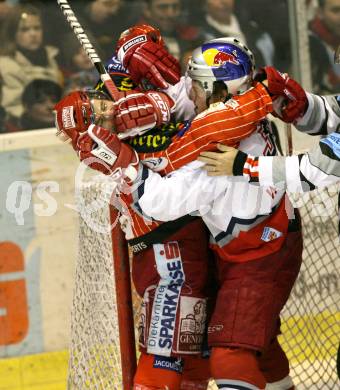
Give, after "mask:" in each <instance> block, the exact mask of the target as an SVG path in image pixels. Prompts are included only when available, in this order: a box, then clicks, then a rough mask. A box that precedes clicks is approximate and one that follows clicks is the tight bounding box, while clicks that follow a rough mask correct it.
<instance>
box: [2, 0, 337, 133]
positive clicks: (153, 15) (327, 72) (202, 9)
mask: <svg viewBox="0 0 340 390" xmlns="http://www.w3.org/2000/svg"><path fill="white" fill-rule="evenodd" d="M306 3H307V4H308V7H309V8H308V10H309V20H310V22H309V32H310V34H309V37H310V39H309V44H310V45H309V46H310V55H311V64H312V66H311V71H312V79H313V80H312V81H313V91H314V92H316V93H337V92H340V66H339V65H334V63H333V56H334V50H335V48H336V47H337V46H338V45H339V44H340V0H306ZM70 4H71V5H72V8H73V9H74V11H75V13H76V15H77V17H78V19H79V21H80V23H81V24H82V25H83V27H84V29H85V30H86V32H87V34H88V35H89V38H90V40H91V42H93V44H94V46H95V47H96V49H97V51H98V54H99V56H100V57H101V58H102V59H103V60H104V61H106V60H108V59H109V58H110V57H111V56H112V54H113V52H114V48H115V43H116V42H117V39H118V37H119V35H120V33H121V32H122V31H124V30H125V29H126V28H128V27H130V26H131V25H133V24H136V23H142V22H144V23H149V24H151V25H153V26H155V27H158V28H159V29H160V31H161V33H162V36H163V38H164V41H165V44H166V45H167V48H168V50H169V51H170V52H171V53H172V54H173V55H174V56H175V57H177V58H178V59H179V60H180V62H181V64H182V69H183V72H184V71H185V66H186V62H187V60H188V57H189V55H190V53H191V51H192V49H194V48H195V47H197V46H199V45H200V44H201V43H202V42H204V41H205V40H208V39H213V38H218V37H221V36H236V37H239V38H240V39H241V40H242V41H244V42H246V44H247V45H248V46H249V47H250V49H251V50H252V51H253V52H254V54H255V58H256V63H257V67H261V66H264V65H274V66H275V67H276V68H278V69H279V70H281V71H284V72H288V73H289V72H290V71H291V67H292V58H291V42H290V32H289V19H288V4H287V0H81V1H80V0H71V1H70ZM0 26H1V31H0V133H1V132H11V131H19V130H28V129H41V128H48V127H52V126H53V125H54V116H53V106H54V104H55V103H56V102H57V101H58V100H60V98H61V97H62V96H63V95H65V94H66V93H68V92H69V91H70V90H72V89H76V88H89V87H93V85H94V84H95V83H96V81H97V79H98V76H97V74H96V71H95V70H94V69H93V66H92V64H91V62H90V61H89V59H88V58H87V55H86V53H85V52H84V51H83V49H82V48H81V46H80V45H79V43H78V41H77V39H76V38H75V36H74V33H73V32H72V30H71V29H70V27H69V25H68V24H67V22H66V21H65V19H64V16H63V14H62V13H61V11H60V10H59V7H58V5H57V2H56V1H55V0H50V1H49V0H44V1H38V0H36V1H35V0H30V1H24V0H22V1H19V0H8V1H1V0H0Z"/></svg>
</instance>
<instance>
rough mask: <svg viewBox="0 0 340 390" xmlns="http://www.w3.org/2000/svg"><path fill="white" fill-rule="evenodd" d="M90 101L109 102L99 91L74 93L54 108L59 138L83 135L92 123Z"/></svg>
mask: <svg viewBox="0 0 340 390" xmlns="http://www.w3.org/2000/svg"><path fill="white" fill-rule="evenodd" d="M92 99H107V100H110V98H109V97H108V95H106V94H105V93H104V92H101V91H97V90H88V91H74V92H71V93H69V94H68V95H66V96H65V97H64V98H63V99H62V100H60V101H59V102H58V103H57V104H56V105H55V106H54V110H55V125H56V128H57V130H58V133H57V135H58V136H61V137H62V138H64V140H67V138H71V139H72V138H73V137H72V134H73V133H75V132H77V133H83V132H84V131H86V130H87V129H88V127H89V126H90V124H91V123H94V112H93V109H92V104H91V100H92Z"/></svg>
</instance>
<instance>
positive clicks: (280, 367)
mask: <svg viewBox="0 0 340 390" xmlns="http://www.w3.org/2000/svg"><path fill="white" fill-rule="evenodd" d="M259 363H260V369H261V371H262V373H263V375H264V377H265V378H266V381H267V386H266V390H294V389H295V387H294V383H293V380H292V378H291V377H290V375H289V361H288V358H287V356H286V354H285V352H284V351H283V349H282V348H281V345H280V343H279V341H278V339H277V337H275V338H274V339H273V340H272V341H271V342H270V344H269V346H268V347H267V348H266V350H265V351H264V352H263V354H262V355H261V356H260V358H259Z"/></svg>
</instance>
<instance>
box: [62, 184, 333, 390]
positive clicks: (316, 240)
mask: <svg viewBox="0 0 340 390" xmlns="http://www.w3.org/2000/svg"><path fill="white" fill-rule="evenodd" d="M112 190H113V188H112V185H111V184H110V183H109V182H105V180H104V182H100V183H98V181H97V182H94V183H93V182H92V181H89V182H88V183H85V184H83V185H82V186H81V188H79V189H78V191H77V205H78V208H79V211H80V215H81V217H80V222H79V256H78V261H77V265H76V283H75V292H74V301H73V310H72V318H71V322H72V332H71V333H72V334H71V347H70V363H69V376H68V389H77V390H78V389H103V390H110V389H123V384H122V374H121V360H120V345H119V337H120V336H119V330H120V329H119V327H118V319H117V300H116V294H115V280H114V277H113V274H114V270H113V254H112V240H111V233H110V226H111V221H110V213H109V207H108V203H109V201H110V196H111V192H112ZM291 198H292V200H293V203H294V205H295V206H296V207H298V208H299V210H300V212H301V216H302V221H303V232H304V261H303V266H302V270H301V273H300V276H299V278H298V280H297V282H296V285H295V287H294V290H293V292H292V295H291V298H290V299H289V301H288V303H287V305H286V307H285V308H284V310H283V312H282V336H280V342H281V344H282V346H283V348H284V349H285V350H286V351H287V354H288V356H289V360H290V363H291V374H292V376H293V378H294V381H295V384H296V385H297V389H298V390H307V389H308V390H316V389H320V390H321V389H322V390H327V389H330V390H331V389H332V390H334V389H336V388H337V386H338V383H339V382H338V380H337V376H336V368H335V367H336V352H337V348H338V345H339V335H340V328H339V324H340V296H339V269H340V267H339V266H340V260H339V259H340V249H339V241H338V227H337V224H338V222H337V220H338V215H337V188H331V189H328V190H322V191H314V192H312V193H307V194H304V195H302V196H301V195H299V196H296V195H294V194H292V195H291ZM133 295H134V300H133V302H134V317H135V319H136V318H137V316H138V299H137V297H136V294H133ZM121 299H123V298H121ZM135 324H137V321H135ZM123 331H124V329H123ZM210 388H211V389H212V388H215V387H214V385H213V384H211V386H210Z"/></svg>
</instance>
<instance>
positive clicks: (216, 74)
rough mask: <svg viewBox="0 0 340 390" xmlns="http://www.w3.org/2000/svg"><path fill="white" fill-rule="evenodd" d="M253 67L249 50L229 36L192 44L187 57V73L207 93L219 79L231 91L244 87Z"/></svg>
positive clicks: (248, 85) (247, 84) (240, 91)
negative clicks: (190, 52) (192, 46)
mask: <svg viewBox="0 0 340 390" xmlns="http://www.w3.org/2000/svg"><path fill="white" fill-rule="evenodd" d="M254 70H255V60H254V55H253V53H252V52H251V51H250V50H249V49H248V47H247V46H246V45H244V44H243V43H242V42H240V41H239V40H238V39H236V38H233V37H228V38H218V39H212V40H210V41H207V42H205V43H204V44H203V45H202V46H200V47H198V48H196V49H195V50H194V51H193V53H192V56H191V58H190V59H189V61H188V67H187V74H188V76H189V77H190V78H191V79H192V80H196V81H199V82H200V84H201V85H202V87H203V88H204V90H205V91H206V93H207V95H208V96H210V95H211V94H212V92H213V86H214V82H215V81H223V82H224V83H225V84H226V86H227V88H228V92H229V93H230V94H232V95H235V94H238V93H242V92H244V91H246V90H247V89H248V88H249V87H250V84H251V81H252V76H253V73H254Z"/></svg>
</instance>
